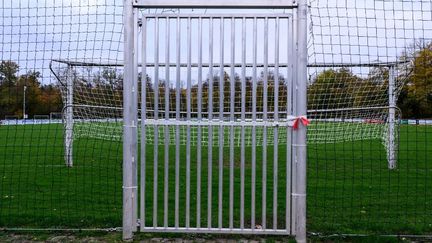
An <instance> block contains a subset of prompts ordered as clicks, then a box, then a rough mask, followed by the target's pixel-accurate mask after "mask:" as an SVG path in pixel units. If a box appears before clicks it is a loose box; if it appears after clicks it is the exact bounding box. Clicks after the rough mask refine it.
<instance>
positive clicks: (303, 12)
mask: <svg viewBox="0 0 432 243" xmlns="http://www.w3.org/2000/svg"><path fill="white" fill-rule="evenodd" d="M307 10H308V5H307V0H299V1H298V9H297V18H298V22H297V62H298V66H297V92H298V95H297V109H296V116H306V113H307ZM296 133H297V136H296V141H295V144H294V145H293V146H294V148H295V149H296V150H295V151H296V154H295V167H296V170H297V173H296V176H297V178H295V180H296V188H295V191H294V193H293V200H295V201H296V203H295V205H296V208H295V210H296V212H297V213H296V218H295V219H294V220H295V227H296V228H295V235H296V240H297V242H300V243H302V242H306V126H303V125H300V126H299V128H298V129H297V130H296Z"/></svg>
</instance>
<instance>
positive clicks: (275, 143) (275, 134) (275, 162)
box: [273, 17, 279, 229]
mask: <svg viewBox="0 0 432 243" xmlns="http://www.w3.org/2000/svg"><path fill="white" fill-rule="evenodd" d="M275 32H276V33H275V35H276V36H275V72H274V108H273V110H274V121H275V122H278V120H279V17H277V18H276V19H275ZM278 137H279V128H278V127H277V126H275V127H274V128H273V229H277V198H278V195H277V194H278V147H279V144H278Z"/></svg>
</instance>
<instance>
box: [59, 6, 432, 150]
mask: <svg viewBox="0 0 432 243" xmlns="http://www.w3.org/2000/svg"><path fill="white" fill-rule="evenodd" d="M430 5H431V4H430V1H398V0H392V1H377V0H367V1H356V2H354V3H351V2H349V1H346V0H332V1H330V0H313V1H311V2H310V6H311V7H310V12H309V16H310V19H309V20H310V23H309V24H310V36H309V63H310V65H309V87H308V114H307V116H308V118H309V119H310V120H311V121H312V123H311V125H310V126H309V129H308V143H335V142H345V141H357V140H365V139H382V141H383V144H384V145H385V146H386V147H389V144H390V143H394V141H396V140H397V125H398V124H399V119H400V118H401V113H400V111H399V109H398V108H397V107H396V104H397V100H398V96H399V94H400V91H401V89H402V87H403V85H404V83H405V82H406V79H407V77H408V76H409V74H410V72H411V70H412V64H411V61H412V59H413V53H415V52H416V50H417V49H418V48H416V45H417V44H418V43H427V41H428V39H427V36H428V34H430V31H431V28H430V25H429V24H430V22H431V20H430V16H420V15H422V14H423V13H422V11H421V10H422V9H427V8H428V6H429V7H430ZM155 11H156V13H157V14H159V13H162V14H164V13H175V14H179V10H155ZM192 12H193V11H192ZM283 13H285V12H283ZM154 14H155V13H153V12H151V11H147V10H143V11H142V16H144V17H145V16H147V17H148V16H153V15H154ZM419 14H420V15H419ZM281 19H282V18H281ZM140 21H142V20H140ZM194 21H197V20H192V27H191V30H190V33H191V35H192V36H193V38H198V34H199V33H201V32H202V35H203V36H205V37H204V38H203V41H202V45H203V46H204V47H205V49H204V50H205V51H203V52H202V53H201V52H199V51H198V49H199V48H198V46H197V45H196V44H197V43H198V42H194V41H192V43H193V44H192V45H193V46H192V48H189V47H188V46H187V42H188V40H187V36H188V35H187V34H186V33H185V32H186V30H187V25H188V22H187V19H183V20H181V21H180V23H179V25H178V26H180V27H179V28H180V29H181V32H182V33H183V34H181V35H180V36H178V37H177V36H176V34H175V31H176V28H178V26H177V24H176V23H175V20H171V19H170V20H166V21H165V22H164V21H160V22H157V20H156V18H151V17H148V18H146V19H145V26H146V30H145V31H147V33H153V34H149V35H146V36H147V39H140V40H139V42H140V43H141V42H142V41H146V43H147V50H148V52H147V54H146V55H147V60H146V61H147V63H148V64H153V65H149V66H146V69H145V73H146V75H145V76H146V78H145V80H146V84H145V85H144V87H145V93H146V102H145V103H146V107H145V110H146V112H145V116H146V119H177V120H182V119H183V120H186V119H189V120H194V119H220V120H243V121H247V120H253V119H257V120H264V119H266V120H269V121H273V120H276V119H277V120H279V121H288V120H289V119H290V117H289V112H287V110H289V103H290V102H289V100H290V98H291V97H290V95H288V93H289V90H288V89H289V84H290V82H293V80H292V74H293V72H294V71H295V70H292V69H290V67H292V66H291V65H290V59H289V55H290V51H289V50H287V49H290V48H286V47H283V45H284V44H283V43H285V45H286V46H288V47H290V46H291V47H292V43H290V42H289V41H290V34H292V33H294V32H293V30H292V29H291V32H290V29H289V23H290V22H289V21H290V19H289V18H287V19H286V20H279V21H280V22H279V30H280V31H279V32H278V31H277V28H276V26H277V24H276V20H274V19H269V20H268V21H269V23H268V25H267V27H266V23H265V21H266V20H264V19H258V20H257V24H256V25H257V29H258V31H257V35H258V39H259V41H258V42H259V43H258V45H257V48H255V46H253V45H254V44H253V42H250V44H249V41H248V42H247V43H248V44H247V45H246V51H245V53H246V55H245V56H246V57H245V60H244V62H245V63H246V65H245V68H244V70H245V71H244V73H242V70H243V67H242V66H241V65H240V64H241V62H242V61H243V60H242V59H241V58H242V54H241V51H242V48H241V46H242V35H243V33H241V32H242V31H241V30H242V24H243V23H242V22H241V21H242V20H241V19H239V20H237V19H236V20H233V21H232V22H233V23H231V22H229V21H227V22H224V23H221V21H220V20H217V19H216V20H215V22H213V25H212V27H210V21H207V20H205V21H204V22H203V23H202V25H201V27H198V26H199V25H197V22H194ZM253 21H254V20H253V19H247V20H245V23H244V25H245V32H246V33H245V34H244V35H245V36H246V39H250V38H252V39H253V38H254V32H253V28H254V22H253ZM141 24H142V22H141ZM222 25H224V28H225V29H220V26H222ZM200 28H201V29H200ZM210 28H212V31H213V35H211V37H210V36H209V34H208V31H209V29H210ZM141 31H142V30H141ZM156 31H157V32H156ZM200 31H201V32H200ZM140 33H142V32H140ZM154 33H159V34H158V35H157V37H156V35H155V34H154ZM167 33H171V36H170V37H168V39H167V37H166V34H167ZM221 33H223V34H224V36H225V39H224V40H222V41H221V36H223V35H221ZM231 33H234V38H232V37H231V36H232V35H231ZM277 34H278V35H280V43H279V44H278V45H277V46H278V48H279V49H277V48H275V46H276V45H274V46H273V47H272V48H269V49H268V52H267V53H266V52H265V50H264V47H263V46H262V45H259V44H260V43H261V42H265V41H267V42H269V43H274V40H275V38H274V37H275V36H276V35H277ZM176 38H178V39H179V41H180V42H181V43H183V44H182V45H181V51H182V52H186V51H187V50H189V49H190V52H191V59H190V67H188V66H187V64H186V63H187V62H188V60H187V56H186V55H184V56H182V58H181V60H179V62H180V63H182V65H181V66H180V68H179V69H180V71H179V72H176V70H177V69H176V67H177V66H176V65H173V63H175V62H176V61H177V60H176V51H175V47H176V44H175V43H176ZM210 39H211V40H212V41H213V45H214V46H213V48H214V51H213V52H212V53H210V52H208V49H207V48H208V46H209V45H210ZM195 40H197V39H195ZM229 41H233V42H234V51H231V47H229V45H225V43H228V42H229ZM156 43H157V45H158V46H159V47H158V49H157V54H155V53H156ZM221 43H222V44H221ZM224 46H225V49H223V48H222V47H224ZM227 47H228V48H227ZM221 49H222V51H220V50H221ZM254 49H256V53H257V55H256V59H254V58H255V57H254ZM290 50H291V51H292V50H293V49H292V48H291V49H290ZM141 51H142V50H140V53H141ZM276 54H277V55H276ZM291 54H292V53H291ZM140 55H141V54H140ZM200 55H201V58H202V59H199V56H200ZM221 57H223V58H224V59H223V60H221ZM210 58H212V59H211V60H210ZM276 58H279V59H278V60H277V59H276ZM139 59H140V60H141V59H142V56H140V57H139ZM254 60H255V62H256V69H254V67H253V63H254ZM276 60H277V62H279V64H280V65H278V66H277V67H276V66H274V65H273V66H272V65H271V64H272V63H273V64H274V63H276ZM68 62H69V64H71V63H72V62H71V61H70V60H69V61H68ZM211 62H212V64H211V65H210V63H211ZM221 62H225V63H227V65H226V66H223V67H221V65H218V63H221ZM104 63H105V64H104ZM156 63H158V66H157V67H156V66H155V64H156ZM198 63H201V64H202V65H201V66H199V65H198ZM239 63H240V64H239ZM266 64H267V66H265V65H266ZM210 66H211V67H210ZM265 67H267V68H265ZM141 68H142V67H141ZM141 68H140V70H141V71H142V69H141ZM71 73H72V74H71V75H69V76H73V77H72V78H73V79H74V95H73V96H74V103H73V104H74V118H75V120H76V125H75V126H74V136H76V137H80V136H89V137H93V138H101V139H110V140H120V139H121V137H122V136H121V134H122V128H121V114H122V110H121V108H122V93H121V90H122V87H121V85H122V68H121V66H120V65H119V63H112V62H110V60H107V61H105V62H103V61H100V60H98V61H96V62H94V61H88V60H84V61H80V62H76V61H75V62H73V65H72V71H71ZM142 73H143V72H141V73H140V74H139V76H140V77H139V79H140V82H141V80H142V79H143V78H142V76H143V75H142ZM188 73H189V74H188ZM222 73H223V77H221V74H222ZM188 75H189V76H188ZM60 79H61V78H60ZM177 80H179V81H177ZM276 80H277V82H278V84H277V86H278V87H277V88H276V89H275V85H276V84H275V81H276ZM243 83H244V84H245V85H244V89H245V91H244V93H245V95H244V96H245V97H242V84H243ZM140 86H141V85H140ZM188 89H190V91H191V93H190V94H191V96H190V103H189V106H188V97H187V90H188ZM167 90H169V91H167ZM232 90H233V92H231V91H232ZM275 90H277V91H275ZM221 91H222V92H221ZM253 92H256V93H255V95H256V97H257V98H255V101H256V104H255V106H254V104H253V101H254V94H253ZM220 94H221V95H220ZM156 95H157V98H155V97H156ZM209 96H212V97H209ZM198 97H201V101H198V100H199V99H198ZM219 99H221V100H222V102H220V101H219ZM243 99H244V100H243ZM209 100H212V104H210V101H209ZM275 101H276V102H275ZM243 103H244V111H242V104H243ZM264 103H266V104H264ZM275 106H277V110H275ZM210 107H211V108H210ZM264 107H265V108H264ZM143 108H144V107H143ZM188 109H189V110H188ZM210 109H211V112H209V111H210ZM221 109H223V112H221ZM392 110H393V112H394V115H393V114H392ZM140 111H141V108H140ZM176 111H178V113H176ZM188 113H189V116H188V115H187V114H188ZM242 114H243V115H242ZM275 114H277V116H275ZM140 116H141V115H140ZM390 124H392V125H393V128H392V129H390ZM245 127H246V129H251V128H250V127H248V126H245ZM148 129H154V127H150V126H149V128H148ZM159 129H161V131H160V132H158V133H154V132H148V133H147V135H146V136H147V140H146V141H147V142H148V143H154V141H155V138H154V136H155V134H156V135H158V136H159V137H158V139H157V140H158V143H161V144H162V143H163V142H164V139H163V138H164V136H165V135H164V133H163V132H162V129H163V127H159ZM261 129H263V128H261ZM289 129H290V128H288V127H287V126H286V127H280V128H279V129H278V130H277V132H278V133H279V136H278V142H279V143H280V144H284V143H285V142H286V139H287V130H289ZM185 130H186V127H185V126H180V131H181V132H180V133H181V134H180V135H181V136H180V137H181V138H182V139H181V143H182V144H184V143H185V140H186V136H183V135H184V134H186V132H185ZM197 130H198V127H195V128H192V130H191V134H192V136H191V138H190V139H191V142H192V144H196V143H198V142H200V143H202V144H207V143H208V140H207V137H206V136H208V134H207V135H206V132H208V130H206V129H203V130H202V131H201V132H202V137H201V139H198V137H197ZM240 130H241V127H238V128H236V130H235V134H236V135H235V141H237V142H238V141H240V136H241V133H240ZM266 130H268V132H269V133H271V132H273V129H267V128H266ZM237 131H238V132H237ZM275 131H276V130H275ZM169 134H170V137H169V140H170V141H171V142H174V134H175V127H169ZM212 134H214V136H217V135H218V131H217V129H214V130H213V131H212ZM246 134H247V136H246V141H247V143H248V144H250V143H251V141H252V137H251V135H250V134H251V133H249V132H246ZM256 135H257V137H256V140H257V144H260V143H263V140H262V135H263V133H262V132H257V134H256ZM217 140H218V139H215V140H214V141H215V143H216V142H217ZM237 142H236V143H237ZM272 143H273V140H271V139H270V140H268V141H267V144H272Z"/></svg>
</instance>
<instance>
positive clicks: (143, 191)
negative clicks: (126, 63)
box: [140, 17, 147, 230]
mask: <svg viewBox="0 0 432 243" xmlns="http://www.w3.org/2000/svg"><path fill="white" fill-rule="evenodd" d="M141 33H142V49H141V53H142V55H141V63H142V65H141V173H140V176H141V187H140V197H141V205H140V206H141V207H140V209H141V213H140V215H141V221H140V227H141V230H143V229H144V227H145V220H146V215H145V213H146V211H145V209H146V198H145V195H146V142H147V141H146V125H145V122H146V119H147V18H146V17H143V18H142V27H141Z"/></svg>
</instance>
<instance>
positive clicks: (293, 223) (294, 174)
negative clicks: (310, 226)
mask: <svg viewBox="0 0 432 243" xmlns="http://www.w3.org/2000/svg"><path fill="white" fill-rule="evenodd" d="M292 26H293V30H294V31H293V35H294V37H293V46H294V47H295V49H293V52H294V55H293V58H292V60H293V71H292V73H293V74H292V85H291V86H292V87H291V97H292V98H291V101H292V105H291V108H292V115H293V116H295V115H296V114H297V96H298V92H297V76H298V70H297V66H298V64H299V62H298V50H297V44H298V42H297V36H298V33H297V28H298V18H297V17H296V18H295V19H294V20H293V25H292ZM290 130H291V232H292V234H296V218H297V211H296V210H297V206H296V204H297V201H296V199H295V198H294V194H295V193H296V188H297V167H296V163H295V161H296V153H297V147H296V146H294V145H295V144H296V143H297V133H296V132H294V129H292V128H290Z"/></svg>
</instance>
